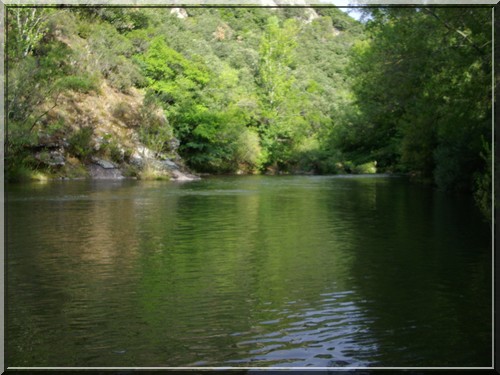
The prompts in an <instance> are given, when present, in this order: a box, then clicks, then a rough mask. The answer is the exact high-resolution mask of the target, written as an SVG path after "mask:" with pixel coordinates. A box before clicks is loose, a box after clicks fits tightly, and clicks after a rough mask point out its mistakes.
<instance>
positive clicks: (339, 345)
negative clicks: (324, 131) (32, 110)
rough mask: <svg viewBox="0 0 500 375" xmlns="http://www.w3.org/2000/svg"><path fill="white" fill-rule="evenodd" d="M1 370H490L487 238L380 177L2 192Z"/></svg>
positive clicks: (466, 201) (454, 209)
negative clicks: (4, 367)
mask: <svg viewBox="0 0 500 375" xmlns="http://www.w3.org/2000/svg"><path fill="white" fill-rule="evenodd" d="M6 192H7V199H6V204H5V208H6V282H7V287H6V313H7V316H6V340H7V341H6V348H7V356H6V364H7V366H9V367H10V366H26V367H31V366H51V367H53V366H83V367H88V366H99V367H101V366H114V367H136V366H138V367H156V366H161V367H180V366H188V367H205V366H208V367H219V366H231V367H241V366H243V367H268V366H278V367H288V366H297V367H307V366H315V367H345V366H351V367H360V366H361V367H363V366H377V367H394V366H403V367H406V366H418V367H420V366H423V367H427V366H457V367H463V366H491V357H492V353H491V352H492V344H491V343H492V332H491V330H492V324H491V320H492V301H491V297H492V296H491V294H492V287H491V279H492V272H491V269H492V266H491V258H492V250H491V230H490V227H489V225H488V224H487V223H485V222H484V221H483V219H482V218H481V215H480V214H479V212H478V210H477V209H476V207H475V206H474V204H473V202H472V200H471V199H470V198H469V197H468V196H461V195H453V194H446V193H442V192H439V191H435V190H433V189H431V188H428V187H423V186H420V185H412V184H410V183H408V182H407V181H406V180H405V179H404V178H397V177H387V176H385V177H384V176H382V177H381V176H351V177H346V176H332V177H327V176H280V177H270V176H247V177H220V178H207V179H204V180H201V181H195V182H188V183H174V182H141V181H130V180H123V181H60V182H50V183H46V184H27V185H8V186H7V187H6Z"/></svg>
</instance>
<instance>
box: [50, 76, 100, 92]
mask: <svg viewBox="0 0 500 375" xmlns="http://www.w3.org/2000/svg"><path fill="white" fill-rule="evenodd" d="M58 84H59V87H60V88H61V89H67V90H73V91H76V92H81V93H84V94H87V93H89V92H92V91H94V92H97V91H99V79H98V78H97V77H96V76H84V75H70V76H67V77H64V78H61V79H60V80H59V82H58Z"/></svg>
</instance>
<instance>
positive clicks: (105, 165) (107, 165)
mask: <svg viewBox="0 0 500 375" xmlns="http://www.w3.org/2000/svg"><path fill="white" fill-rule="evenodd" d="M92 161H93V162H94V164H97V165H98V166H100V167H102V168H104V169H114V168H116V165H114V164H113V163H111V162H110V161H107V160H104V159H97V158H94V159H93V160H92Z"/></svg>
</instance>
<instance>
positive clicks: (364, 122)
mask: <svg viewBox="0 0 500 375" xmlns="http://www.w3.org/2000/svg"><path fill="white" fill-rule="evenodd" d="M371 17H372V18H371V19H370V21H368V22H367V25H366V26H367V27H366V30H367V34H368V36H369V38H368V39H367V40H365V41H363V42H359V43H357V44H356V45H355V47H354V48H353V53H352V60H351V70H352V71H351V74H352V75H353V76H354V77H355V78H354V82H353V86H352V88H353V91H354V94H355V97H356V111H357V112H352V113H351V114H350V116H351V117H350V118H349V122H347V123H345V124H344V126H342V127H338V128H336V129H335V132H334V133H335V134H334V137H333V140H332V143H333V145H334V147H337V148H340V149H341V150H342V151H343V152H344V154H345V155H350V157H351V158H353V159H354V160H357V161H365V160H377V162H378V166H379V167H380V168H383V169H386V170H399V171H405V172H412V173H415V174H417V175H419V176H420V177H421V178H423V179H430V180H432V181H433V182H434V183H435V184H436V185H437V186H438V187H440V188H442V189H446V190H474V189H475V190H476V196H477V197H478V198H479V200H480V202H481V206H482V208H483V210H484V211H485V213H487V214H488V216H489V212H488V210H489V207H490V206H491V151H490V145H491V126H492V125H491V121H492V119H491V79H492V78H491V49H492V45H491V9H485V8H483V9H478V8H427V9H425V8H424V9H419V8H392V9H391V8H387V9H376V10H373V11H372V12H371Z"/></svg>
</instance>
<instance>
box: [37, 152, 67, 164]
mask: <svg viewBox="0 0 500 375" xmlns="http://www.w3.org/2000/svg"><path fill="white" fill-rule="evenodd" d="M35 159H37V160H38V161H39V162H41V163H43V164H46V165H49V166H51V167H54V166H55V167H60V166H63V165H65V164H66V158H65V157H64V155H63V153H62V151H60V150H58V151H50V152H37V153H36V154H35Z"/></svg>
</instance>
